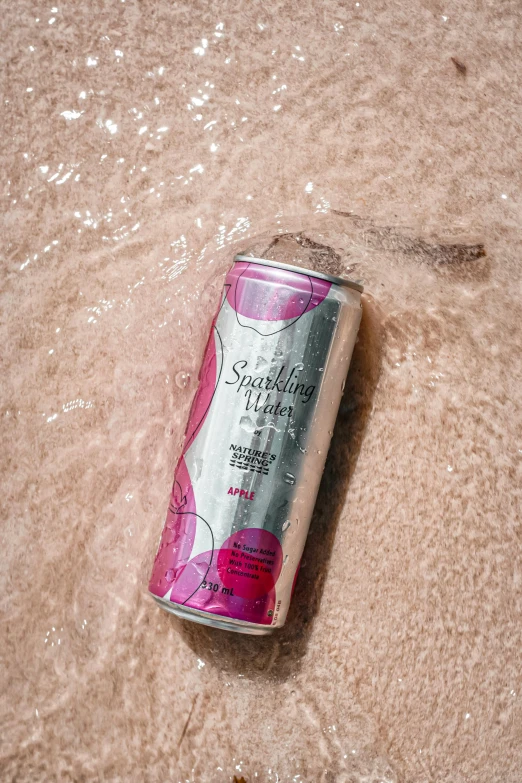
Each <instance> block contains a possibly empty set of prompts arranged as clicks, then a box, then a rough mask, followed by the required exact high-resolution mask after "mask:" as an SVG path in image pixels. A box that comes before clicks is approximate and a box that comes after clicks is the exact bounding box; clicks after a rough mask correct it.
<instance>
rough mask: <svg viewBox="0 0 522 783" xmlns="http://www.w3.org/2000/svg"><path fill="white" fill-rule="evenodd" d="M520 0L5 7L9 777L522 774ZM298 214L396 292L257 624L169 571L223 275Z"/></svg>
mask: <svg viewBox="0 0 522 783" xmlns="http://www.w3.org/2000/svg"><path fill="white" fill-rule="evenodd" d="M521 19H522V12H521V10H520V6H519V4H518V3H515V2H510V0H508V2H505V3H503V4H502V5H501V6H499V5H498V4H494V3H491V2H483V3H479V4H476V3H471V2H469V0H464V2H459V3H457V2H449V3H447V4H441V3H438V2H429V3H424V4H421V5H418V4H410V3H408V4H406V5H405V4H404V3H398V2H391V3H389V2H388V3H384V2H375V3H371V4H368V3H366V2H363V1H362V0H361V2H360V3H356V2H354V3H350V4H348V5H347V4H344V3H338V2H328V3H326V4H323V5H320V6H318V5H317V4H315V3H312V2H311V0H303V2H300V3H299V4H298V5H296V4H293V3H286V2H270V3H268V4H266V3H265V4H254V5H252V4H246V3H239V4H235V5H231V4H228V3H225V2H217V3H214V4H212V5H209V4H208V3H202V2H196V3H185V4H168V3H165V2H161V3H152V2H149V1H148V0H145V1H144V2H136V1H134V2H133V1H131V0H125V2H121V3H120V2H118V3H117V2H112V3H109V2H95V3H91V4H85V3H84V4H80V3H78V2H76V0H71V1H70V2H68V3H66V4H63V5H62V4H58V5H56V6H53V5H51V4H50V5H49V6H44V5H43V4H42V3H41V2H37V3H29V2H27V0H20V2H17V3H16V4H11V5H7V4H4V7H3V13H2V21H1V25H2V30H3V33H4V37H3V49H2V59H3V67H2V80H3V89H2V94H3V100H4V104H3V108H4V121H3V131H4V132H3V135H2V139H1V140H0V155H1V162H2V170H3V211H2V215H3V219H2V229H3V230H2V286H1V293H0V297H1V298H0V313H1V315H0V336H1V340H2V344H3V368H2V381H3V383H2V396H1V426H2V442H3V444H4V448H3V449H2V453H1V456H0V460H1V468H2V479H3V481H2V486H3V490H4V491H3V496H2V516H3V520H4V522H3V548H4V552H3V557H2V565H1V568H0V576H1V582H0V584H1V590H2V615H1V633H2V636H1V642H0V649H1V653H2V659H3V663H2V667H1V669H0V672H1V674H0V692H1V693H2V697H1V700H0V730H1V734H2V740H3V741H2V744H1V746H0V770H1V773H2V779H3V780H6V781H8V780H9V781H11V780H12V781H14V780H16V781H24V783H25V781H49V780H59V781H62V780H63V781H132V780H136V781H151V783H153V782H154V783H155V781H160V780H168V781H170V782H171V783H177V782H178V781H180V782H183V783H184V782H185V781H197V782H198V783H200V782H201V783H229V782H231V781H232V780H233V776H234V775H236V776H237V777H238V778H240V777H241V776H243V777H244V778H245V780H246V781H247V783H253V781H260V783H264V781H267V782H268V781H270V783H276V781H278V782H279V783H290V782H292V783H294V782H295V783H297V782H298V783H317V782H319V781H323V782H324V783H333V782H334V781H335V783H337V782H339V783H377V781H385V782H386V783H428V782H433V783H445V782H447V783H471V782H472V781H473V783H475V782H476V783H518V781H519V780H520V770H521V767H522V708H521V704H522V666H521V665H522V656H521V652H520V650H521V648H522V624H521V620H522V594H521V583H522V554H521V544H520V535H521V530H520V501H521V489H520V487H521V478H522V477H521V472H522V471H521V460H522V416H521V412H520V388H521V381H522V358H521V352H520V323H521V322H522V305H521V303H520V295H521V292H522V273H521V266H520V256H521V249H522V248H521V234H520V219H521V210H520V204H521V176H520V141H519V139H520V131H521V128H520V116H521V114H520V109H521V101H520V57H519V50H518V48H517V45H516V44H517V39H518V37H519V35H520V32H521ZM452 57H453V58H456V59H457V61H458V63H459V64H460V65H463V66H465V72H464V71H463V69H462V68H461V67H459V66H458V65H457V64H456V63H455V62H454V61H453V60H452V59H451V58H452ZM278 234H280V235H283V234H292V235H294V236H298V237H300V238H301V240H300V241H301V243H303V241H304V243H305V244H306V243H307V242H308V243H312V246H313V244H315V245H317V246H321V245H326V246H328V247H331V248H333V251H334V252H333V253H332V254H329V255H327V257H325V256H324V255H321V254H320V253H318V255H317V257H316V262H317V263H318V264H323V265H324V268H325V269H326V270H330V271H332V272H334V273H342V272H345V273H348V274H351V275H352V276H354V277H357V278H361V279H363V280H364V284H365V289H366V294H365V297H364V317H363V322H362V326H361V331H360V337H359V342H358V344H357V346H356V350H355V354H354V358H353V362H352V367H351V370H350V375H349V379H348V383H347V386H346V390H345V395H344V398H343V402H342V405H341V411H340V415H339V419H338V422H337V426H336V429H335V433H334V439H333V442H332V448H331V450H330V454H329V457H328V461H327V467H326V471H325V475H324V479H323V483H322V486H321V490H320V496H319V501H318V504H317V510H316V513H315V515H314V519H313V523H312V529H311V534H310V539H309V546H308V547H307V550H306V552H305V558H304V565H303V568H302V571H301V574H300V577H299V581H298V587H297V591H296V596H295V599H294V604H293V608H292V610H291V614H290V617H289V621H288V625H287V626H286V628H285V629H284V630H283V631H282V632H281V633H279V634H277V635H275V636H274V637H272V638H266V639H254V638H252V639H251V638H244V637H241V636H238V635H232V634H227V633H225V632H218V631H211V630H209V629H205V628H202V627H198V626H195V625H192V624H189V623H182V622H179V621H177V620H176V619H175V618H173V617H171V616H169V615H167V614H166V613H164V612H162V611H161V610H159V609H158V608H157V607H156V606H154V605H153V603H152V601H151V599H150V598H149V597H148V596H147V594H146V588H147V580H148V576H149V573H150V569H151V566H152V561H153V558H154V554H155V549H156V545H157V541H158V538H159V535H160V532H161V529H162V526H163V521H164V515H165V511H166V507H167V501H168V496H169V492H170V488H171V483H172V475H173V469H174V465H175V462H176V460H177V457H178V455H179V450H180V447H181V442H182V437H183V429H184V423H185V420H186V417H187V414H188V409H189V406H190V402H191V399H192V395H193V393H194V391H195V385H196V377H197V371H198V366H199V362H200V360H201V356H202V352H203V348H204V345H205V342H206V337H207V334H208V329H209V326H210V321H211V318H212V315H213V312H214V309H215V307H216V305H217V303H218V299H219V291H220V287H221V285H222V282H223V278H224V275H225V272H226V270H227V268H228V267H229V265H230V263H231V260H232V257H233V255H234V253H236V252H239V251H241V250H243V249H245V248H247V247H252V246H264V247H266V246H267V242H268V244H269V243H270V238H271V237H273V236H275V235H278ZM303 238H304V240H303ZM281 241H282V242H284V241H287V240H281ZM282 247H283V248H284V245H282ZM308 248H310V244H309V245H308Z"/></svg>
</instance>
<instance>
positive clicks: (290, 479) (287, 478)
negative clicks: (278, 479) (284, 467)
mask: <svg viewBox="0 0 522 783" xmlns="http://www.w3.org/2000/svg"><path fill="white" fill-rule="evenodd" d="M283 481H284V482H285V483H286V484H295V476H294V475H293V473H284V474H283Z"/></svg>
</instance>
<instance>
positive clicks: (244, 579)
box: [217, 528, 283, 599]
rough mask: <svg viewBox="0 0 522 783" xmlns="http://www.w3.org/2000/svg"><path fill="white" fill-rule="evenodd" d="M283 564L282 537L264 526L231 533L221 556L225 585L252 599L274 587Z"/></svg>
mask: <svg viewBox="0 0 522 783" xmlns="http://www.w3.org/2000/svg"><path fill="white" fill-rule="evenodd" d="M282 564H283V550H282V549H281V544H280V543H279V540H278V539H277V538H276V536H274V534H273V533H270V532H269V531H268V530H263V529H262V528H246V529H245V530H240V531H238V532H237V533H235V534H233V535H231V536H229V538H227V540H226V541H225V542H224V544H223V546H222V547H221V549H220V550H219V553H218V558H217V570H218V573H219V576H220V579H221V582H222V583H223V585H224V586H225V587H226V588H229V589H232V590H233V592H234V595H237V596H240V597H241V598H248V599H258V598H261V597H262V596H264V595H267V594H268V593H270V591H271V590H273V589H274V587H275V584H276V582H277V579H278V577H279V574H280V572H281V566H282Z"/></svg>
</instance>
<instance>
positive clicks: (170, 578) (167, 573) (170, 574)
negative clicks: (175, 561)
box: [165, 568, 176, 582]
mask: <svg viewBox="0 0 522 783" xmlns="http://www.w3.org/2000/svg"><path fill="white" fill-rule="evenodd" d="M175 576H176V572H175V571H174V569H173V568H169V570H168V571H165V579H166V580H167V582H173V581H174V577H175Z"/></svg>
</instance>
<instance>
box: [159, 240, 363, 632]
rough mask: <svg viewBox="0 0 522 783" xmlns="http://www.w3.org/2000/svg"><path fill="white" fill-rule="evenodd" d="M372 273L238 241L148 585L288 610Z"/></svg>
mask: <svg viewBox="0 0 522 783" xmlns="http://www.w3.org/2000/svg"><path fill="white" fill-rule="evenodd" d="M361 292H362V286H361V285H359V284H358V283H356V282H353V281H351V280H347V279H344V278H338V277H331V276H329V275H326V274H322V273H318V272H314V271H312V270H310V269H302V268H301V267H294V266H290V265H288V264H283V263H278V262H276V261H270V260H265V259H262V258H251V257H250V256H244V255H238V256H236V257H235V259H234V264H233V266H232V268H231V270H230V271H229V273H228V275H227V277H226V280H225V285H224V291H223V295H222V299H221V303H220V307H219V310H218V312H217V315H216V316H215V318H214V320H213V323H212V328H211V331H210V336H209V339H208V343H207V347H206V350H205V355H204V358H203V365H202V367H201V371H200V373H199V386H198V390H197V392H196V395H195V398H194V400H193V403H192V407H191V410H190V415H189V421H188V425H187V428H186V432H185V439H184V444H183V448H182V453H181V456H180V458H179V462H178V464H177V468H176V472H175V477H174V486H173V489H172V494H171V497H170V503H169V507H168V512H167V519H166V523H165V527H164V529H163V533H162V536H161V540H160V544H159V549H158V552H157V555H156V559H155V561H154V567H153V571H152V577H151V580H150V584H149V591H150V593H151V594H152V596H153V597H154V598H155V600H156V601H157V602H158V603H159V604H160V606H162V607H163V608H164V609H167V610H168V611H170V612H172V613H173V614H175V615H178V616H180V617H182V618H185V619H187V620H194V621H196V622H199V623H204V624H206V625H211V626H215V627H217V628H223V629H226V630H230V631H239V632H241V633H248V634H267V633H270V632H272V631H274V630H275V629H276V628H279V627H280V626H282V625H283V624H284V622H285V619H286V615H287V612H288V608H289V605H290V600H291V597H292V593H293V590H294V586H295V581H296V577H297V573H298V570H299V564H300V560H301V556H302V553H303V549H304V545H305V542H306V537H307V533H308V527H309V524H310V519H311V516H312V511H313V508H314V503H315V500H316V496H317V492H318V489H319V483H320V481H321V475H322V472H323V468H324V463H325V459H326V454H327V451H328V447H329V445H330V438H331V435H332V431H333V428H334V423H335V418H336V415H337V411H338V408H339V403H340V400H341V396H342V392H343V388H344V383H345V379H346V374H347V372H348V366H349V363H350V358H351V355H352V351H353V347H354V344H355V339H356V336H357V330H358V328H359V323H360V320H361V312H362V311H361Z"/></svg>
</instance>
